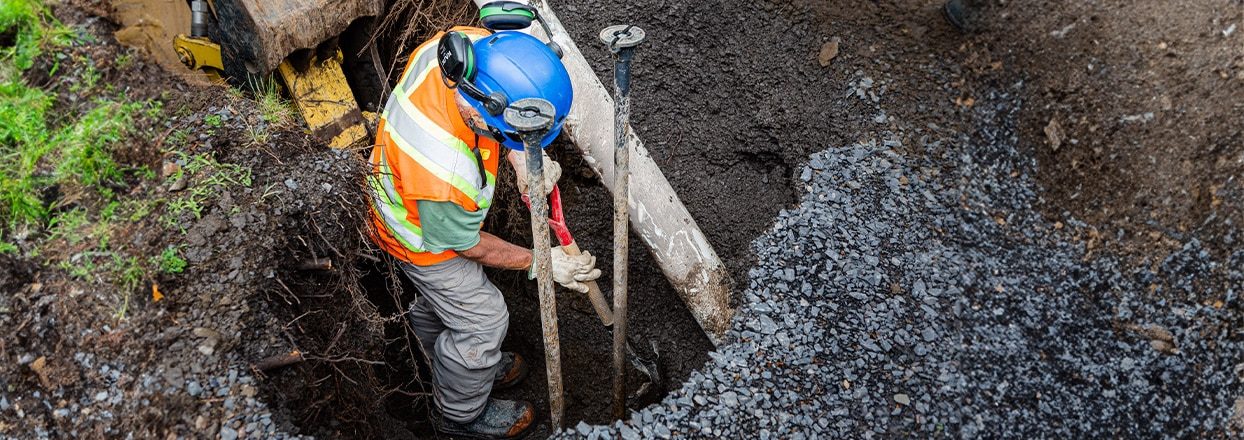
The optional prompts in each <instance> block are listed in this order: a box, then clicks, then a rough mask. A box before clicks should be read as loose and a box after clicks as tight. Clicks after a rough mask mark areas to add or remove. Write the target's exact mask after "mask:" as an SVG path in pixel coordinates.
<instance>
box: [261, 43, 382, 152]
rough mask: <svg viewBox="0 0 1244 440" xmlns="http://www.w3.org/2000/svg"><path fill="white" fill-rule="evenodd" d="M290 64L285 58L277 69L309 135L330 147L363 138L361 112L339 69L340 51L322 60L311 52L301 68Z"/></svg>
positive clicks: (337, 146) (363, 128)
mask: <svg viewBox="0 0 1244 440" xmlns="http://www.w3.org/2000/svg"><path fill="white" fill-rule="evenodd" d="M294 64H295V63H293V62H291V61H290V60H288V59H286V60H285V61H284V62H282V63H281V65H280V66H279V67H278V68H277V71H278V72H280V74H281V79H283V80H285V86H286V87H287V88H289V94H290V96H292V97H293V99H294V102H295V103H297V104H298V111H299V112H300V113H302V117H303V119H305V120H306V121H307V126H308V127H310V128H311V133H312V135H314V136H315V137H317V138H319V139H322V140H324V141H325V142H328V145H329V146H332V147H334V148H346V147H349V146H351V145H354V144H356V143H358V142H362V141H365V140H367V138H368V133H367V127H365V126H364V125H363V114H362V112H360V111H359V106H358V104H357V103H356V102H355V101H354V94H353V92H351V91H350V84H348V83H347V82H346V75H345V73H344V72H342V70H341V51H340V50H338V51H337V52H336V56H333V57H330V58H329V59H326V60H320V59H318V58H316V57H314V56H312V58H311V60H310V63H308V66H306V68H305V69H302V70H299V69H298V68H297V66H295V65H294Z"/></svg>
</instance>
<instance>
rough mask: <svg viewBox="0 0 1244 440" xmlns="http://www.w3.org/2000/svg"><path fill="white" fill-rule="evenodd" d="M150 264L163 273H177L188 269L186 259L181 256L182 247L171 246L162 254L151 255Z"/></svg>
mask: <svg viewBox="0 0 1244 440" xmlns="http://www.w3.org/2000/svg"><path fill="white" fill-rule="evenodd" d="M149 264H150V265H151V266H152V267H154V268H156V269H157V270H159V271H160V272H161V273H166V274H176V273H182V271H184V270H186V259H185V258H182V257H181V247H179V246H169V247H166V248H164V251H163V252H160V255H156V256H153V257H151V259H150V261H149Z"/></svg>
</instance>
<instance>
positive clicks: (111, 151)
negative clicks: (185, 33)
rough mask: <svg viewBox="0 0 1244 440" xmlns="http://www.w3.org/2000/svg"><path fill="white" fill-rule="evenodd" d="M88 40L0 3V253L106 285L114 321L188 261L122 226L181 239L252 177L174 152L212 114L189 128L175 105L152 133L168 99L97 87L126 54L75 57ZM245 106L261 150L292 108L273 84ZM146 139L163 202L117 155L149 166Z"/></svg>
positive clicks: (45, 13)
mask: <svg viewBox="0 0 1244 440" xmlns="http://www.w3.org/2000/svg"><path fill="white" fill-rule="evenodd" d="M92 39H93V37H92V36H91V35H89V34H83V35H75V33H74V32H73V31H71V30H70V29H69V28H66V27H65V26H63V25H61V24H60V23H59V22H57V21H56V19H55V18H54V17H53V16H52V15H51V13H50V11H49V10H48V8H47V7H45V6H44V2H43V1H42V0H0V254H19V253H20V254H22V255H21V256H22V257H23V258H27V259H36V258H38V259H42V263H43V264H45V265H48V266H51V267H58V268H60V269H62V270H63V271H64V273H66V274H68V275H69V276H71V277H74V278H77V279H80V280H82V281H85V282H91V283H107V284H111V285H112V286H115V288H116V293H115V296H114V298H115V299H116V301H115V306H112V308H113V310H114V312H115V315H116V317H117V318H118V319H124V318H125V317H126V315H127V314H128V313H130V310H131V296H132V295H133V294H135V292H137V291H139V289H141V288H143V287H145V285H146V283H149V282H151V281H153V278H155V277H158V276H172V275H176V274H181V273H184V272H185V270H186V267H187V264H188V263H187V261H186V259H185V258H184V257H183V255H182V250H183V248H182V245H178V244H173V245H167V246H165V244H160V245H157V246H163V250H162V251H161V250H160V249H161V248H160V247H155V248H154V249H155V250H147V249H148V248H146V245H139V246H134V245H131V244H130V243H132V242H138V241H135V240H132V238H133V237H134V236H133V235H132V233H131V230H132V227H131V225H132V224H135V223H142V222H145V223H146V224H147V225H150V224H152V223H158V224H163V225H165V226H167V227H168V228H169V229H170V230H173V231H181V232H182V233H185V232H186V231H185V230H184V228H185V222H186V220H189V218H190V217H193V218H199V217H201V216H202V215H204V214H205V212H204V211H205V210H206V209H207V207H209V206H211V205H212V203H213V202H214V201H215V200H216V198H217V197H218V195H219V194H221V193H222V192H224V191H226V190H227V188H229V187H236V186H246V187H249V186H250V185H251V184H252V174H251V170H250V168H247V167H243V166H238V165H232V164H226V163H220V162H218V161H217V160H216V159H214V158H213V157H211V156H209V155H206V154H188V153H185V152H184V151H187V150H189V149H190V148H191V147H193V144H194V139H195V138H194V137H193V136H195V135H202V134H207V135H209V136H211V135H212V134H213V133H214V132H216V131H222V130H225V128H222V127H224V126H225V121H224V117H222V116H221V115H207V116H204V117H203V118H202V120H201V125H200V126H195V125H196V124H194V123H192V122H190V121H192V119H190V118H187V117H188V116H190V115H193V114H194V110H193V109H191V108H189V107H187V106H186V105H185V104H181V105H180V106H179V107H177V108H176V109H175V113H176V114H177V116H178V117H179V118H178V119H176V120H178V121H181V122H179V123H178V124H177V125H175V126H173V127H170V128H172V130H171V131H169V132H167V133H166V134H165V135H164V136H163V137H162V138H161V137H160V135H159V133H157V132H153V131H151V130H156V128H150V127H160V128H158V130H161V131H162V130H165V128H164V127H168V125H167V124H160V123H158V122H156V121H161V122H162V121H165V120H166V119H167V118H169V113H170V112H166V111H165V110H166V109H165V108H164V106H163V103H162V101H164V100H168V99H169V98H168V96H164V97H162V98H161V99H159V100H149V101H135V100H133V99H131V98H130V97H128V96H126V94H125V93H124V92H121V91H120V90H124V88H121V87H117V86H116V85H114V84H109V83H107V82H106V81H105V80H104V79H105V78H106V75H105V73H106V72H107V71H108V70H107V69H125V68H128V67H130V66H132V64H133V63H134V62H135V61H134V58H135V55H134V54H133V53H132V52H123V53H120V54H119V56H117V57H116V59H115V60H113V61H111V62H109V61H108V60H103V59H98V58H97V59H92V58H91V57H88V56H84V55H81V54H83V53H94V52H89V51H84V50H81V49H82V48H81V47H80V45H82V44H89V43H90V41H92ZM36 65H38V66H40V67H38V69H47V70H48V72H46V73H47V75H46V76H48V77H53V78H56V79H57V80H56V81H54V82H50V83H49V82H46V81H42V80H40V81H39V82H40V83H45V84H46V85H44V86H39V87H36V86H32V85H31V84H30V82H28V81H27V79H26V78H44V77H45V76H44V75H42V73H43V72H35V71H34V70H33V69H36V68H35V67H34V66H36ZM101 69H102V71H101ZM255 99H256V101H257V102H258V104H259V106H260V108H261V109H262V112H261V114H259V115H257V116H251V117H250V118H249V119H251V120H252V121H254V122H256V123H257V124H255V125H258V126H259V127H254V129H253V130H252V131H253V132H252V133H250V134H251V136H252V139H253V141H255V142H257V143H261V142H266V141H267V139H268V138H267V136H268V130H269V127H271V126H274V125H278V124H285V123H289V122H290V121H292V110H291V109H290V107H289V105H288V103H286V102H284V101H282V100H281V97H280V94H279V89H277V87H276V85H275V84H269V85H266V86H265V87H264V88H263V89H262V90H261V92H259V93H257V94H256V97H255ZM252 114H253V113H252ZM261 119H262V121H261ZM157 139H159V140H157ZM130 140H135V141H138V142H128V141H130ZM131 144H133V145H131ZM153 144H154V145H157V146H158V148H163V149H164V151H163V153H171V154H173V155H174V156H175V159H176V162H177V163H178V164H180V167H179V168H178V169H177V170H176V172H174V173H173V175H171V176H168V181H167V182H166V183H168V184H169V186H170V187H172V186H173V185H172V184H174V183H176V186H177V188H176V189H172V188H170V190H171V191H172V192H171V193H170V194H168V195H166V196H163V197H161V196H156V195H153V194H160V193H157V192H155V191H152V190H154V189H155V188H154V187H155V186H156V185H155V183H157V182H155V180H156V179H157V173H156V171H153V170H152V169H151V168H149V167H148V166H146V165H142V164H133V163H125V160H124V159H125V158H135V159H138V160H150V159H151V157H152V155H151V153H152V152H151V151H150V149H151V145H153ZM131 149H132V150H131ZM234 209H235V210H237V209H238V208H237V207H235V208H234ZM144 232H149V231H144ZM174 237H175V236H174ZM140 241H141V240H140Z"/></svg>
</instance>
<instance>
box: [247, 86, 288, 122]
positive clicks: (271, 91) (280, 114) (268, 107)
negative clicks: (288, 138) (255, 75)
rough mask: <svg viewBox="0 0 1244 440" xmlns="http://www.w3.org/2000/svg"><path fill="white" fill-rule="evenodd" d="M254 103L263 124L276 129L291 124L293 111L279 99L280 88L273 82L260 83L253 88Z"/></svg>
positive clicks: (284, 101)
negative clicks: (257, 106)
mask: <svg viewBox="0 0 1244 440" xmlns="http://www.w3.org/2000/svg"><path fill="white" fill-rule="evenodd" d="M255 102H257V103H258V104H259V112H260V114H261V115H262V117H263V120H264V122H267V123H268V124H269V125H273V126H276V127H283V126H286V125H289V124H291V123H293V121H294V109H293V108H292V107H290V105H289V101H286V100H285V98H283V97H281V87H280V85H278V84H277V83H276V81H274V80H266V81H262V82H260V83H259V84H258V86H257V87H256V88H255Z"/></svg>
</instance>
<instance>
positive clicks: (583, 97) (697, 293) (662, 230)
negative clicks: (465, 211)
mask: <svg viewBox="0 0 1244 440" xmlns="http://www.w3.org/2000/svg"><path fill="white" fill-rule="evenodd" d="M475 2H476V4H480V3H484V2H483V1H481V0H475ZM530 4H532V5H534V6H535V7H536V8H537V9H538V10H539V11H540V15H541V16H542V17H543V18H544V19H545V20H546V21H547V22H548V25H549V28H550V30H551V31H552V32H553V36H552V39H553V41H555V42H557V44H558V45H560V46H561V48H562V50H563V51H564V52H565V56H564V57H563V58H562V62H563V63H564V64H565V65H566V69H567V70H568V71H569V72H570V79H571V81H572V83H573V85H574V95H575V99H574V105H573V106H572V107H571V108H570V115H568V116H567V118H566V125H565V131H566V134H567V135H569V136H570V140H571V141H573V142H574V144H575V146H577V147H578V148H579V150H580V151H582V152H583V158H584V160H585V161H586V162H587V163H588V165H590V166H591V167H592V170H594V171H596V174H597V175H599V176H600V178H601V181H602V182H604V184H605V186H606V187H607V188H609V189H610V191H612V190H613V182H614V177H613V153H614V145H613V125H614V124H613V113H614V110H613V99H612V98H611V97H610V96H609V92H608V91H606V89H605V86H604V84H601V81H600V79H599V78H597V76H596V73H595V72H594V71H593V70H592V66H591V65H589V64H588V62H587V59H586V58H584V57H583V54H582V53H581V52H580V51H579V48H578V46H577V45H576V44H575V42H574V40H572V39H571V38H570V35H569V34H568V33H567V32H566V29H565V28H564V27H563V26H562V24H561V21H559V20H558V19H557V16H556V15H555V14H554V13H553V10H552V9H551V8H550V7H549V6H548V3H547V2H546V1H544V0H536V1H532V2H530ZM530 29H531V31H532V34H535V35H537V36H542V35H543V33H544V32H543V30H542V29H540V28H539V27H538V26H532V27H531V28H530ZM598 50H602V51H603V50H607V49H606V48H604V47H603V45H602V46H600V47H599V48H598ZM636 104H637V105H638V106H639V107H641V108H642V107H643V102H637V103H636ZM627 131H628V132H629V135H628V136H627V140H628V146H629V147H630V148H631V169H630V171H631V188H641V190H639V191H631V192H630V194H629V197H628V198H627V200H628V202H629V203H628V205H629V208H630V219H631V223H633V224H634V228H633V229H634V231H635V232H636V233H637V234H638V235H639V237H640V238H641V239H642V240H643V242H644V244H645V245H647V246H648V248H649V249H650V250H651V251H652V255H653V256H654V257H655V258H656V260H657V264H658V265H659V266H660V267H661V270H662V271H663V272H664V273H665V276H666V278H668V279H669V281H670V284H672V285H673V286H674V289H675V290H676V291H678V294H679V295H680V296H681V297H682V300H683V302H684V303H686V305H687V308H688V309H690V310H691V314H692V315H693V316H695V319H696V321H698V322H699V324H700V327H701V328H702V329H704V333H705V334H707V335H708V338H709V340H711V341H712V342H713V344H714V345H716V344H718V343H720V342H721V338H722V337H723V336H724V335H725V333H726V330H727V329H728V328H729V326H730V320H731V318H733V317H734V312H735V310H734V308H732V307H730V283H731V281H730V274H729V272H728V271H727V270H726V267H725V265H723V264H722V263H721V259H720V258H718V257H717V252H715V251H714V250H713V247H712V246H711V245H709V244H708V240H707V239H706V238H705V237H704V233H703V232H701V231H700V228H699V226H697V225H696V222H695V219H694V218H692V217H691V214H690V213H689V212H687V207H686V206H684V205H683V204H682V202H681V201H680V200H679V199H678V196H677V194H676V193H675V192H674V189H673V188H672V187H671V186H670V184H669V181H668V180H666V179H665V175H664V174H662V173H661V169H660V167H658V166H657V164H656V162H654V161H653V160H652V156H650V155H649V154H648V150H647V149H646V148H644V145H643V142H642V141H640V140H639V137H638V136H637V135H635V132H634V131H633V130H629V127H628V130H627Z"/></svg>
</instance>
